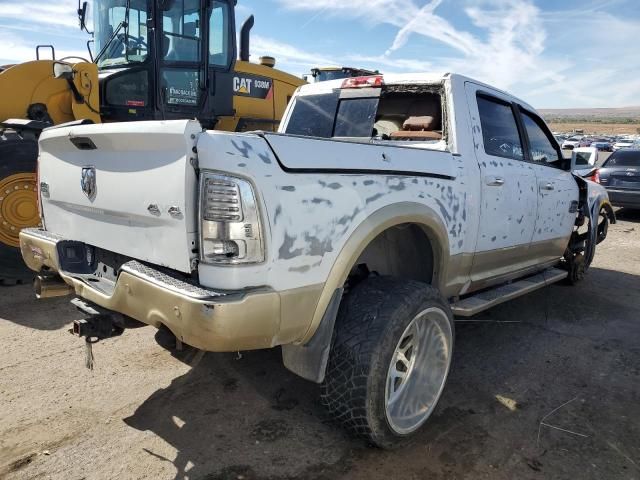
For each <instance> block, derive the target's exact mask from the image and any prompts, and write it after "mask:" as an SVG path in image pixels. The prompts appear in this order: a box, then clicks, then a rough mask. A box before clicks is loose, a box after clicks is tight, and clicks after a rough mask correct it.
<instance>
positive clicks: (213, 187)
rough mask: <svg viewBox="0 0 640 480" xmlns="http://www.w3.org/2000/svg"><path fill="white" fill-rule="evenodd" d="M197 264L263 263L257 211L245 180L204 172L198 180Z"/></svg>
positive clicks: (249, 185) (254, 198) (250, 189)
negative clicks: (198, 262) (198, 250)
mask: <svg viewBox="0 0 640 480" xmlns="http://www.w3.org/2000/svg"><path fill="white" fill-rule="evenodd" d="M200 221H201V228H200V261H201V262H202V263H205V264H207V263H208V264H232V265H234V264H242V263H260V262H263V261H264V244H263V239H262V226H261V224H260V212H259V210H258V204H257V201H256V195H255V192H254V190H253V186H252V185H251V183H249V182H248V181H247V180H244V179H242V178H237V177H232V176H229V175H223V174H217V173H207V172H203V173H202V174H201V178H200Z"/></svg>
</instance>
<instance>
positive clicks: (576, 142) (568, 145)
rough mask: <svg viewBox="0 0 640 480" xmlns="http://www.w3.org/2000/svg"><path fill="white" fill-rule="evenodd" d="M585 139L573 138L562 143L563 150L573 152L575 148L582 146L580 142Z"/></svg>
mask: <svg viewBox="0 0 640 480" xmlns="http://www.w3.org/2000/svg"><path fill="white" fill-rule="evenodd" d="M582 138H583V137H571V138H568V139H566V140H565V141H564V142H562V149H563V150H573V149H574V148H578V147H579V146H580V140H582Z"/></svg>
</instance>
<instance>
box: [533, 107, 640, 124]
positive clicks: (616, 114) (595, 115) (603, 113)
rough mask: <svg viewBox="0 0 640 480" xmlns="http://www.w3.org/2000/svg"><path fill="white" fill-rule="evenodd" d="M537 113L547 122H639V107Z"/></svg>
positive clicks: (576, 109) (547, 109)
mask: <svg viewBox="0 0 640 480" xmlns="http://www.w3.org/2000/svg"><path fill="white" fill-rule="evenodd" d="M539 112H540V113H541V114H542V116H543V117H545V119H547V121H549V120H553V119H558V120H568V119H571V120H581V121H587V122H588V121H597V122H603V121H608V120H635V121H638V122H640V106H638V107H622V108H542V109H540V110H539Z"/></svg>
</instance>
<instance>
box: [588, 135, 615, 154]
mask: <svg viewBox="0 0 640 480" xmlns="http://www.w3.org/2000/svg"><path fill="white" fill-rule="evenodd" d="M590 146H591V147H595V148H597V149H598V150H599V151H601V152H611V151H613V145H612V144H611V141H610V140H609V139H607V138H595V139H593V140H592V141H591V145H590Z"/></svg>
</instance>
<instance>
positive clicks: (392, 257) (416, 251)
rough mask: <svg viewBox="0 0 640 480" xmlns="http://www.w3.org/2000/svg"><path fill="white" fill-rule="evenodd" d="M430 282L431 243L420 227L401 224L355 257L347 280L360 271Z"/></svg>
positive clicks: (431, 263)
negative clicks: (355, 259)
mask: <svg viewBox="0 0 640 480" xmlns="http://www.w3.org/2000/svg"><path fill="white" fill-rule="evenodd" d="M364 266H366V270H368V271H369V272H375V273H377V274H379V275H389V276H393V277H398V278H405V279H410V280H417V281H420V282H425V283H431V282H432V280H433V272H434V257H433V247H432V245H431V241H430V240H429V237H428V235H427V233H426V232H425V230H424V229H423V227H422V226H420V225H417V224H415V223H403V224H400V225H396V226H393V227H390V228H388V229H387V230H384V231H383V232H381V233H380V234H378V236H377V237H375V238H374V239H373V240H372V241H371V242H370V243H369V244H368V245H367V247H366V248H365V249H364V251H363V252H362V253H361V254H360V256H359V257H358V260H357V261H356V262H355V265H354V267H353V269H352V270H351V273H350V275H349V276H350V278H353V277H354V276H361V275H362V271H363V270H365V269H364Z"/></svg>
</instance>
